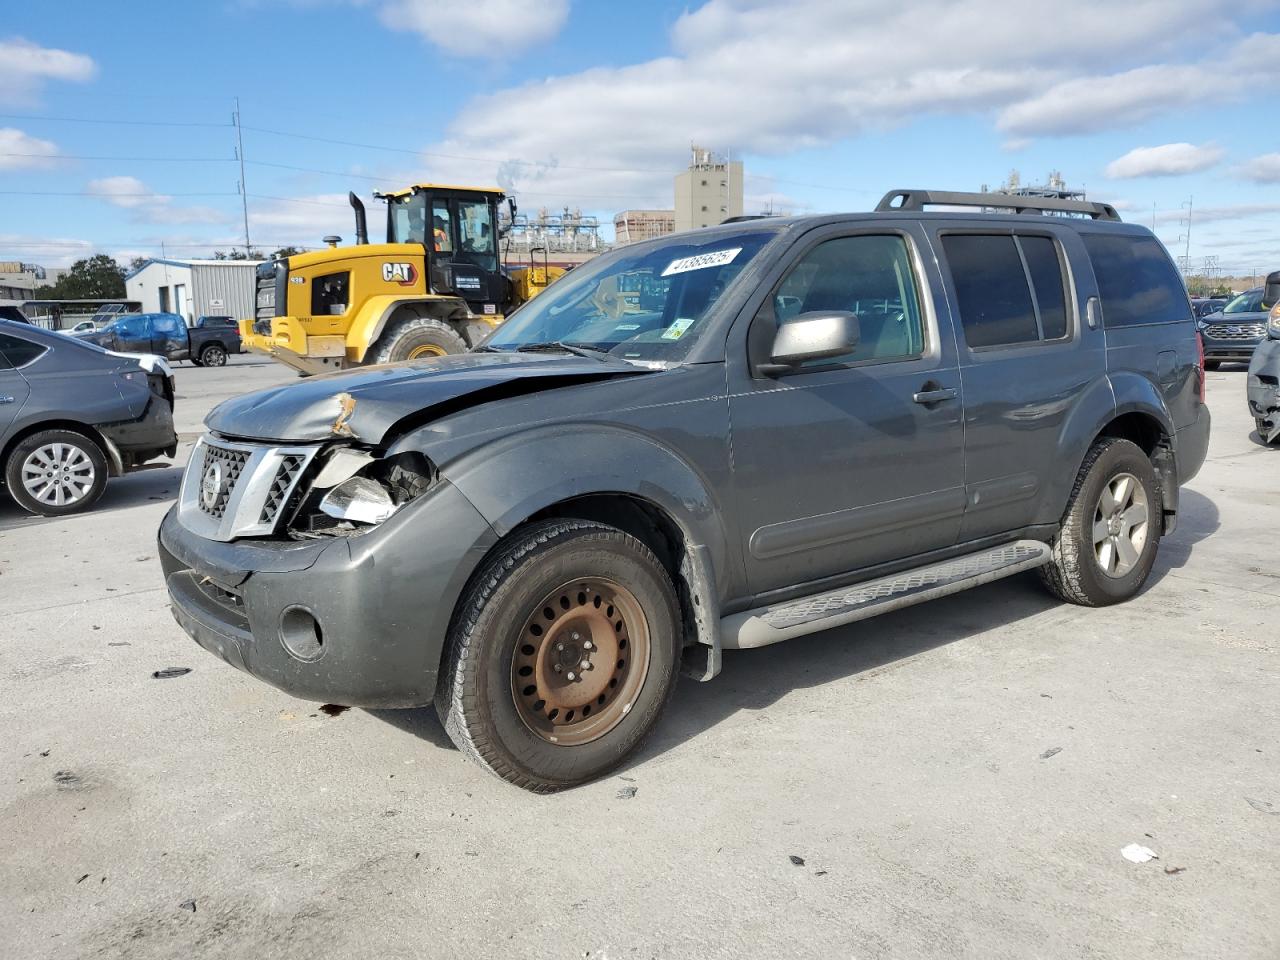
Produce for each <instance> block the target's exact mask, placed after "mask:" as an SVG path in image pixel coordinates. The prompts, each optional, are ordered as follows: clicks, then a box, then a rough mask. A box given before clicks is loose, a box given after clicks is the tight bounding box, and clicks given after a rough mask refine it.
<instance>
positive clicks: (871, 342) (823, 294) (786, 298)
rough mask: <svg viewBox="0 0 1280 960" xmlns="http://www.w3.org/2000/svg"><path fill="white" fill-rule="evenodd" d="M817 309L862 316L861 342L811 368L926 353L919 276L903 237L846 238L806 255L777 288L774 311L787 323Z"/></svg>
mask: <svg viewBox="0 0 1280 960" xmlns="http://www.w3.org/2000/svg"><path fill="white" fill-rule="evenodd" d="M815 310H831V311H835V310H839V311H848V312H850V313H854V314H857V316H858V328H859V338H858V346H857V349H855V350H854V351H853V352H852V353H850V354H847V355H845V356H843V357H835V358H832V359H826V360H813V361H809V362H808V363H806V364H805V366H828V365H830V364H833V363H856V362H858V361H860V360H895V359H904V358H907V357H916V356H919V355H920V354H921V353H922V352H923V351H924V326H923V324H922V322H921V319H920V303H919V300H918V298H917V296H916V282H915V274H914V272H913V271H912V269H911V255H910V252H909V251H908V249H907V242H906V240H905V239H903V238H902V237H900V236H897V235H891V236H858V237H840V238H837V239H835V240H827V241H826V242H825V243H820V244H819V245H818V246H816V247H814V248H813V249H812V250H810V251H809V252H808V253H807V254H805V255H804V257H803V258H802V259H801V260H800V262H799V263H797V264H796V265H795V266H794V267H792V269H791V272H790V273H788V274H787V276H786V277H785V278H784V279H783V281H782V283H780V284H779V285H778V287H777V289H776V290H775V291H774V294H773V313H774V317H775V318H776V320H777V322H778V323H783V322H784V321H786V320H789V319H790V318H792V317H795V316H798V315H799V314H801V313H810V312H813V311H815Z"/></svg>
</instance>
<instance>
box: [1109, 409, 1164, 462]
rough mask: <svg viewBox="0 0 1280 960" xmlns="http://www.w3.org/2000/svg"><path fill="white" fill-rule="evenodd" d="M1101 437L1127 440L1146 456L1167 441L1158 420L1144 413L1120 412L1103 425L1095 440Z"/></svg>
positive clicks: (1150, 454)
mask: <svg viewBox="0 0 1280 960" xmlns="http://www.w3.org/2000/svg"><path fill="white" fill-rule="evenodd" d="M1103 437H1119V438H1120V439H1122V440H1129V441H1131V442H1132V443H1135V444H1137V445H1138V446H1139V447H1141V448H1142V451H1143V453H1145V454H1146V455H1147V456H1152V455H1153V454H1154V453H1155V452H1156V448H1157V447H1159V446H1160V445H1161V444H1163V443H1167V441H1168V438H1167V437H1166V436H1165V432H1164V428H1163V427H1162V426H1160V421H1159V420H1157V419H1155V417H1152V416H1148V415H1147V414H1145V413H1124V414H1121V415H1120V416H1118V417H1116V418H1115V419H1114V420H1112V421H1111V422H1110V423H1108V424H1107V425H1106V426H1105V427H1103V428H1102V431H1101V432H1100V433H1099V434H1098V436H1097V437H1096V438H1095V440H1100V439H1102V438H1103Z"/></svg>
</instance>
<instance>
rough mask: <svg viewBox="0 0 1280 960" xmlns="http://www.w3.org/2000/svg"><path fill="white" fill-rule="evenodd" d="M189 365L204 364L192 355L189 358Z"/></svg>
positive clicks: (200, 365)
mask: <svg viewBox="0 0 1280 960" xmlns="http://www.w3.org/2000/svg"><path fill="white" fill-rule="evenodd" d="M191 365H192V366H193V367H202V366H204V364H202V363H201V362H200V361H199V360H197V359H196V358H195V357H192V358H191Z"/></svg>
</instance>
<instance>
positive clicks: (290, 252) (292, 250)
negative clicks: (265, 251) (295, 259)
mask: <svg viewBox="0 0 1280 960" xmlns="http://www.w3.org/2000/svg"><path fill="white" fill-rule="evenodd" d="M305 252H306V251H305V250H303V249H302V248H301V247H281V248H280V249H279V250H276V251H275V252H274V253H272V254H271V259H272V260H283V259H284V258H285V257H292V256H295V255H296V254H299V253H305Z"/></svg>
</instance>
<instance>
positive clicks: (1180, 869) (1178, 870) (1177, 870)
mask: <svg viewBox="0 0 1280 960" xmlns="http://www.w3.org/2000/svg"><path fill="white" fill-rule="evenodd" d="M1164 872H1165V873H1167V874H1169V876H1173V875H1174V874H1175V873H1186V872H1187V868H1186V867H1165V868H1164Z"/></svg>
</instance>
